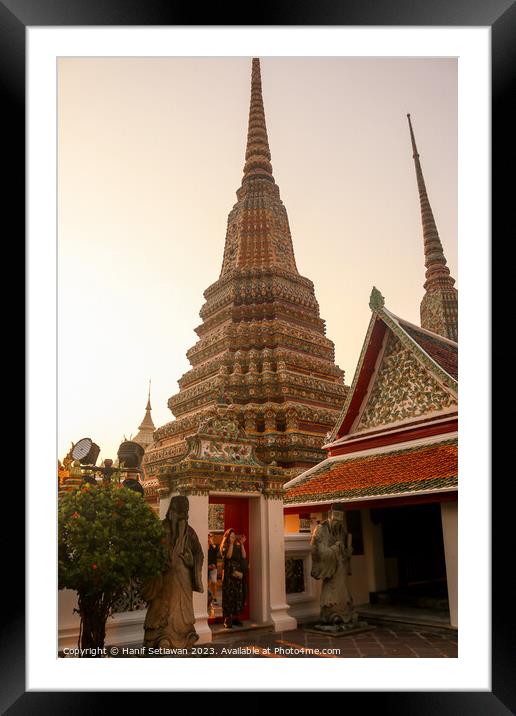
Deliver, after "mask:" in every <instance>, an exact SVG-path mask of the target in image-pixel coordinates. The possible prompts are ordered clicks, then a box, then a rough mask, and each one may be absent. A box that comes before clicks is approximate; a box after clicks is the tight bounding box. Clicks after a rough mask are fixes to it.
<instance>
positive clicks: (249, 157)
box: [244, 57, 274, 181]
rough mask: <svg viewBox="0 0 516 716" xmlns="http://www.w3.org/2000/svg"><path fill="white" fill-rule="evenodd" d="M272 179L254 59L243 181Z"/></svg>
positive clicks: (258, 63) (258, 73)
mask: <svg viewBox="0 0 516 716" xmlns="http://www.w3.org/2000/svg"><path fill="white" fill-rule="evenodd" d="M257 175H258V176H265V177H267V178H270V179H271V180H272V181H274V179H273V177H272V165H271V152H270V149H269V138H268V137H267V126H266V124H265V111H264V109H263V97H262V77H261V73H260V60H259V59H258V58H257V57H255V58H254V59H253V64H252V72H251V104H250V107H249V128H248V131H247V148H246V152H245V166H244V180H245V179H247V178H249V177H250V176H257Z"/></svg>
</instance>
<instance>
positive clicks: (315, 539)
mask: <svg viewBox="0 0 516 716" xmlns="http://www.w3.org/2000/svg"><path fill="white" fill-rule="evenodd" d="M345 517H346V515H345V512H344V510H343V509H342V506H341V505H334V506H333V507H332V509H331V510H330V512H329V514H328V519H326V520H324V521H323V522H321V524H319V525H317V527H316V528H315V530H314V532H313V534H312V541H311V546H312V577H313V578H314V579H322V588H321V616H320V622H319V623H318V624H316V625H315V626H314V628H315V629H317V630H318V631H325V632H329V633H339V632H349V631H350V630H352V629H353V630H354V629H357V628H359V629H363V628H364V627H367V624H366V622H359V620H358V614H357V612H356V611H355V608H354V606H353V597H352V596H351V592H350V589H349V580H348V577H349V575H350V574H351V555H352V553H353V547H352V544H351V533H350V532H348V531H347V529H346V522H345Z"/></svg>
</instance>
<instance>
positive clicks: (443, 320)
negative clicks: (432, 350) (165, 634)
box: [407, 114, 457, 341]
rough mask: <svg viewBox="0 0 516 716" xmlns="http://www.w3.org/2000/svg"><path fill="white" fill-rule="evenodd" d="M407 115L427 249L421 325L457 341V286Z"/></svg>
mask: <svg viewBox="0 0 516 716" xmlns="http://www.w3.org/2000/svg"><path fill="white" fill-rule="evenodd" d="M407 118H408V123H409V130H410V140H411V142H412V151H413V157H414V165H415V168H416V179H417V187H418V190H419V202H420V205H421V222H422V224H423V242H424V251H425V266H426V274H425V277H426V281H425V283H424V289H425V292H426V293H425V296H424V297H423V300H422V302H421V326H422V327H423V328H427V329H428V330H430V331H433V332H434V333H439V334H440V335H443V336H446V337H447V338H451V339H452V340H454V341H456V340H457V290H456V289H455V288H454V283H455V279H453V278H452V277H451V275H450V269H449V268H448V266H447V265H446V258H445V256H444V251H443V246H442V244H441V239H440V238H439V232H438V231H437V226H436V223H435V219H434V215H433V212H432V207H431V206H430V201H429V199H428V194H427V191H426V185H425V179H424V177H423V170H422V169H421V162H420V161H419V153H418V151H417V146H416V139H415V137H414V130H413V129H412V122H411V120H410V114H407Z"/></svg>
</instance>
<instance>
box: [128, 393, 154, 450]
mask: <svg viewBox="0 0 516 716" xmlns="http://www.w3.org/2000/svg"><path fill="white" fill-rule="evenodd" d="M151 410H152V408H151V402H150V381H149V396H148V398H147V407H146V408H145V415H144V416H143V420H142V422H141V424H140V426H139V427H138V434H137V436H136V437H135V438H132V440H133V442H135V443H138V445H141V446H142V448H143V449H144V450H147V449H148V448H149V447H150V446H151V445H152V444H153V443H154V437H153V435H154V431H155V429H156V428H155V426H154V422H153V420H152V417H151Z"/></svg>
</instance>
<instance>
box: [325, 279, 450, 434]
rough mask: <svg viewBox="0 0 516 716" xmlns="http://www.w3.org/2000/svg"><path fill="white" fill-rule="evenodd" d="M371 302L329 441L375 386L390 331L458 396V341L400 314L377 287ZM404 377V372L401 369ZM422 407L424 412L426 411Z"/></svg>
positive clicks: (348, 422)
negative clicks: (348, 386) (389, 306)
mask: <svg viewBox="0 0 516 716" xmlns="http://www.w3.org/2000/svg"><path fill="white" fill-rule="evenodd" d="M369 306H370V308H371V310H372V316H371V321H370V323H369V327H368V330H367V334H366V338H365V340H364V344H363V346H362V351H361V353H360V358H359V361H358V365H357V368H356V371H355V376H354V378H353V383H352V384H351V389H350V391H349V393H348V396H347V398H346V402H345V403H344V407H343V408H342V410H341V413H340V415H339V417H338V419H337V422H336V423H335V426H334V428H333V430H332V431H331V433H330V435H329V439H328V441H327V443H328V444H329V443H332V442H333V441H335V440H336V439H337V438H342V437H343V436H344V435H347V434H348V433H349V432H350V431H351V429H352V426H353V424H354V422H355V420H356V418H357V416H358V415H359V412H360V411H361V410H362V409H363V404H364V401H365V400H366V399H367V397H368V396H369V395H370V392H371V387H372V385H373V383H374V381H376V380H377V377H378V370H379V365H378V361H379V360H381V356H382V351H383V350H384V348H385V345H386V343H385V339H386V333H387V332H390V333H391V334H392V336H393V338H394V340H397V341H398V344H401V346H402V347H403V348H404V349H406V350H407V352H408V353H409V354H410V355H411V356H412V361H413V363H414V364H415V365H418V366H419V367H420V370H421V371H426V373H427V374H428V376H429V380H432V381H434V384H435V385H436V387H437V386H438V387H439V389H440V390H441V389H442V391H444V392H445V393H448V394H450V395H451V396H453V397H454V398H455V400H456V397H457V391H458V383H457V348H458V346H457V343H455V342H454V341H451V340H450V339H448V338H444V337H443V336H441V335H438V334H437V333H432V332H431V331H428V330H426V329H424V328H420V327H418V326H415V325H413V324H412V323H410V322H409V321H406V320H405V319H402V318H400V317H398V316H396V315H395V314H394V313H391V312H390V311H389V310H388V309H387V308H386V307H385V300H384V298H383V296H382V294H381V293H380V291H378V289H377V288H375V287H373V290H372V292H371V298H370V301H369ZM400 380H401V373H400ZM423 413H424V411H422V412H421V413H420V414H423Z"/></svg>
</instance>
